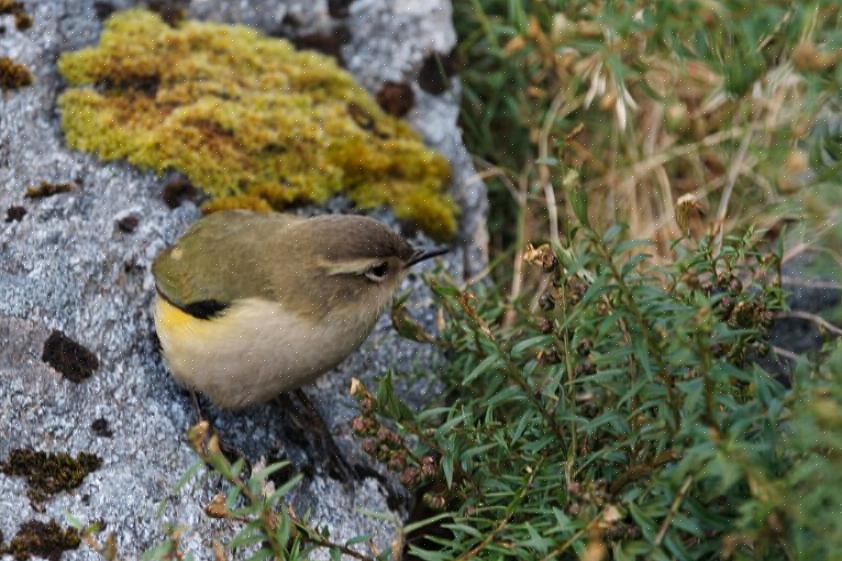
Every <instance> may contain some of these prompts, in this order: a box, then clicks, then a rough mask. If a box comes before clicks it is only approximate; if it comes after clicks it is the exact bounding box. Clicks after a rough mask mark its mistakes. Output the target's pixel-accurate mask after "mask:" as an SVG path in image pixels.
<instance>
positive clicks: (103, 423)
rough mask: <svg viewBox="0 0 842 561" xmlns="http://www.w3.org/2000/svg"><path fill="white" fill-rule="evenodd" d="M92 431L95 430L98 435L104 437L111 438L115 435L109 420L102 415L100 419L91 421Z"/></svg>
mask: <svg viewBox="0 0 842 561" xmlns="http://www.w3.org/2000/svg"><path fill="white" fill-rule="evenodd" d="M91 432H93V433H94V434H95V435H97V436H101V437H102V438H111V437H112V436H114V432H113V431H112V430H111V426H110V425H109V424H108V421H107V420H106V419H105V418H103V417H100V418H99V419H96V420H94V422H93V423H91Z"/></svg>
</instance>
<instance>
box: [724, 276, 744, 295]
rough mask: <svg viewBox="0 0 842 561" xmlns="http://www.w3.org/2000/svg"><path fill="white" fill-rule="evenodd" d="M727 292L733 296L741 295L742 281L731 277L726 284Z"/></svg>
mask: <svg viewBox="0 0 842 561" xmlns="http://www.w3.org/2000/svg"><path fill="white" fill-rule="evenodd" d="M728 290H730V291H731V292H733V293H735V294H739V293H741V292H742V291H743V281H741V280H740V279H738V278H737V277H731V280H730V281H729V282H728Z"/></svg>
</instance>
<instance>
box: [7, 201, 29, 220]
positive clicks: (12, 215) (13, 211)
mask: <svg viewBox="0 0 842 561" xmlns="http://www.w3.org/2000/svg"><path fill="white" fill-rule="evenodd" d="M24 216H26V209H25V208H24V207H22V206H19V205H12V206H10V207H9V208H7V209H6V222H20V221H21V220H23V217H24Z"/></svg>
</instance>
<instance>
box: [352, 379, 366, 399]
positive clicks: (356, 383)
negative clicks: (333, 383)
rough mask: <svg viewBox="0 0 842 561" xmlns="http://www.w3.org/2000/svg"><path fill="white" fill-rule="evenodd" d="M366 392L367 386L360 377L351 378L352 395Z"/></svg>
mask: <svg viewBox="0 0 842 561" xmlns="http://www.w3.org/2000/svg"><path fill="white" fill-rule="evenodd" d="M365 393H367V392H366V390H365V386H364V385H363V383H362V382H360V380H359V378H351V395H352V396H358V395H364V394H365Z"/></svg>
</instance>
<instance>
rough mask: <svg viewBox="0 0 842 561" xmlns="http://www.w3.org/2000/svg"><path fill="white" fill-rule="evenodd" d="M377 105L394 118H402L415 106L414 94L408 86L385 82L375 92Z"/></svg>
mask: <svg viewBox="0 0 842 561" xmlns="http://www.w3.org/2000/svg"><path fill="white" fill-rule="evenodd" d="M377 104H378V105H380V107H382V108H383V111H385V112H386V113H390V114H392V115H394V116H395V117H403V116H404V115H406V114H407V113H409V110H410V109H412V106H413V105H414V104H415V94H414V93H413V91H412V87H411V86H410V85H409V84H403V83H400V82H386V83H385V84H383V87H381V88H380V91H378V92H377Z"/></svg>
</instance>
